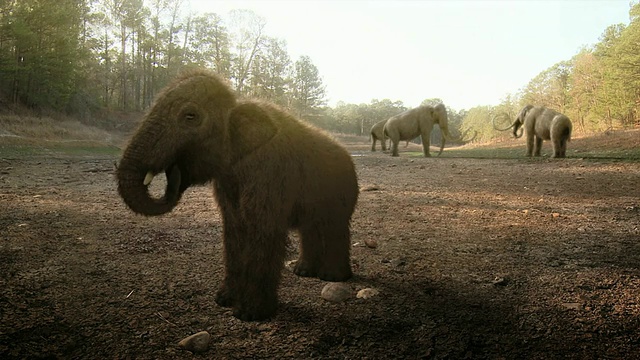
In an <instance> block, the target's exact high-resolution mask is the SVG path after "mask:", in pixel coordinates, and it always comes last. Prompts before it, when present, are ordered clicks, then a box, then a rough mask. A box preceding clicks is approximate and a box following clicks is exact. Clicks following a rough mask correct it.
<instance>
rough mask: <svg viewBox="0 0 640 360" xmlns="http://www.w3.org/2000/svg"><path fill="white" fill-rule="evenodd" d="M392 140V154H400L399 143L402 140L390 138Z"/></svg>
mask: <svg viewBox="0 0 640 360" xmlns="http://www.w3.org/2000/svg"><path fill="white" fill-rule="evenodd" d="M390 141H391V156H400V154H398V143H400V140H396V139H390Z"/></svg>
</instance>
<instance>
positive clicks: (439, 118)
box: [384, 104, 455, 157]
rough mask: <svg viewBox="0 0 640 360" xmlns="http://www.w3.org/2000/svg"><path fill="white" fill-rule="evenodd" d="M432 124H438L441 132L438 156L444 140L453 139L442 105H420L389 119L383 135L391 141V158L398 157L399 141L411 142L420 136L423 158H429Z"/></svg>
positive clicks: (444, 108)
mask: <svg viewBox="0 0 640 360" xmlns="http://www.w3.org/2000/svg"><path fill="white" fill-rule="evenodd" d="M434 124H438V126H440V130H441V131H442V142H441V144H440V152H438V156H439V155H440V154H442V150H443V149H444V144H445V138H447V139H455V138H454V137H453V136H451V134H450V133H449V124H448V117H447V108H446V107H445V106H444V104H438V105H436V106H429V105H421V106H418V107H417V108H413V109H410V110H407V111H405V112H402V113H400V114H398V115H395V116H392V117H391V118H389V119H388V120H387V123H386V124H385V125H384V135H385V136H386V137H388V138H389V139H391V156H398V143H399V142H400V140H411V139H414V138H416V137H418V136H422V148H423V149H422V150H423V152H424V156H425V157H430V156H431V154H430V153H429V146H430V145H431V130H432V129H433V125H434Z"/></svg>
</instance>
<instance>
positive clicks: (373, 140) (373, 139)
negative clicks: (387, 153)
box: [371, 137, 384, 151]
mask: <svg viewBox="0 0 640 360" xmlns="http://www.w3.org/2000/svg"><path fill="white" fill-rule="evenodd" d="M371 140H372V143H371V151H376V138H375V137H372V139H371ZM383 150H384V146H383Z"/></svg>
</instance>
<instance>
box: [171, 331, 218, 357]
mask: <svg viewBox="0 0 640 360" xmlns="http://www.w3.org/2000/svg"><path fill="white" fill-rule="evenodd" d="M209 341H211V335H209V333H208V332H206V331H200V332H199V333H197V334H193V335H191V336H189V337H186V338H184V339H182V340H181V341H180V342H179V343H178V347H179V348H180V349H184V350H188V351H191V352H193V353H203V352H205V351H207V350H208V349H209Z"/></svg>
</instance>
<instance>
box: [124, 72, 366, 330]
mask: <svg viewBox="0 0 640 360" xmlns="http://www.w3.org/2000/svg"><path fill="white" fill-rule="evenodd" d="M161 172H164V173H165V174H166V177H167V185H166V190H165V194H164V195H163V196H162V197H161V198H154V197H152V196H151V195H150V194H149V190H148V185H149V183H150V182H151V180H152V178H153V176H154V175H157V174H158V173H161ZM117 180H118V192H119V194H120V196H121V197H122V198H123V199H124V202H125V203H126V204H127V205H128V206H129V207H130V208H131V209H132V210H133V211H135V212H137V213H140V214H144V215H160V214H164V213H167V212H170V211H171V210H172V209H173V208H174V207H175V206H176V204H177V203H178V201H179V200H180V197H181V195H182V193H183V192H184V191H185V190H186V189H187V188H189V187H190V186H194V185H202V184H207V183H211V184H212V185H213V190H214V193H215V198H216V200H217V202H218V206H219V209H220V212H221V214H222V221H223V230H224V235H223V238H224V239H223V243H224V259H225V270H226V271H225V278H224V281H223V283H222V285H221V287H220V289H219V291H218V293H217V296H216V302H217V303H218V304H219V305H221V306H227V307H233V310H234V312H233V314H234V316H236V317H238V318H239V319H242V320H261V319H266V318H269V317H270V316H272V315H273V314H274V313H275V311H276V307H277V303H278V300H277V287H278V284H279V282H280V275H281V270H282V267H283V263H284V258H285V252H286V243H287V233H288V231H289V229H297V230H298V232H299V233H300V238H301V245H300V258H299V259H298V262H297V264H296V267H295V269H294V272H295V273H296V274H297V275H300V276H310V277H319V278H320V279H323V280H327V281H344V280H347V279H349V278H350V277H351V275H352V272H351V264H350V260H349V250H350V246H351V242H350V230H349V223H350V219H351V215H352V213H353V211H354V208H355V204H356V201H357V197H358V183H357V178H356V172H355V169H354V165H353V161H352V159H351V156H350V154H349V153H348V152H347V151H346V150H345V149H344V148H343V147H342V146H340V145H339V144H338V143H336V142H335V141H334V140H332V139H331V138H330V137H328V136H327V135H325V134H324V133H322V132H321V131H320V130H317V129H315V128H312V127H311V126H309V125H306V124H304V123H302V122H301V121H299V120H297V119H295V118H294V117H292V116H291V115H289V114H287V113H286V112H284V111H283V110H281V109H280V108H278V107H276V106H275V105H272V104H268V103H264V102H258V101H237V100H236V96H235V95H234V93H233V92H232V91H231V89H230V88H229V86H227V85H226V84H225V83H224V82H223V80H221V79H220V78H219V77H218V76H216V75H214V74H212V73H210V72H206V71H195V72H189V73H186V74H184V75H182V76H180V77H178V78H177V79H176V80H174V81H173V82H172V83H171V84H170V85H169V86H168V87H167V88H165V89H164V90H163V92H162V93H161V94H160V95H159V96H158V98H157V100H156V102H155V103H154V105H153V106H152V107H151V109H150V111H149V112H148V113H147V114H146V116H145V118H144V120H143V121H142V123H141V124H140V127H139V128H138V130H137V132H136V133H135V134H134V136H133V138H132V139H131V141H130V143H129V145H128V146H127V148H126V149H125V151H124V153H123V155H122V159H121V161H120V164H119V166H118V171H117Z"/></svg>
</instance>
